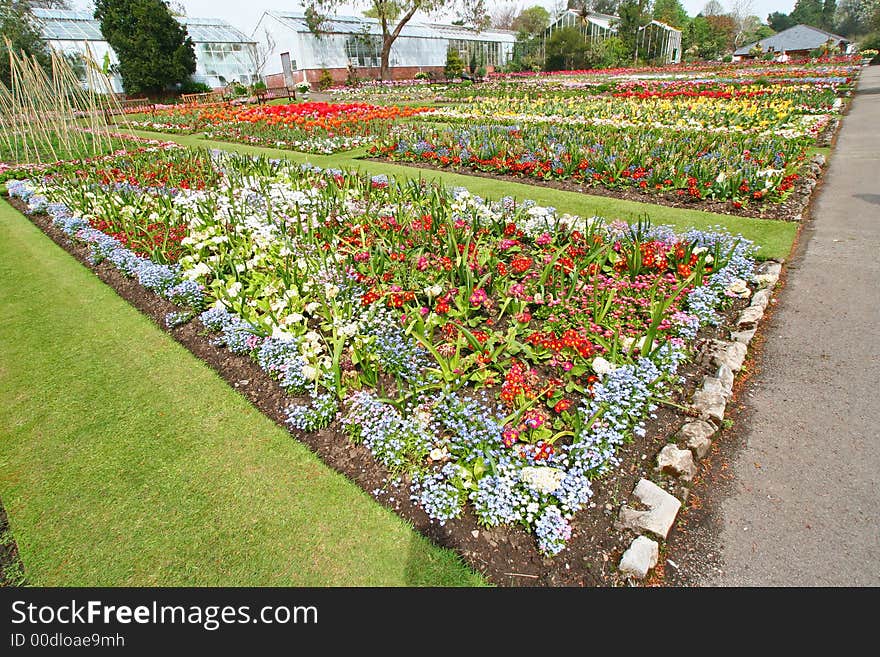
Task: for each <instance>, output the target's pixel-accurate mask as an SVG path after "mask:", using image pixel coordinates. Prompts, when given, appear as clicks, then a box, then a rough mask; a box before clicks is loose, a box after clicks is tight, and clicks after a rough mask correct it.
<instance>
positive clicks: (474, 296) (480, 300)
mask: <svg viewBox="0 0 880 657" xmlns="http://www.w3.org/2000/svg"><path fill="white" fill-rule="evenodd" d="M488 300H489V295H488V294H486V291H485V290H484V289H483V288H480V287H478V288H477V289H476V290H474V291H473V292H472V293H471V305H472V306H481V305H483V304H484V303H486V302H487V301H488Z"/></svg>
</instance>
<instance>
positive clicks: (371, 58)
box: [253, 11, 516, 86]
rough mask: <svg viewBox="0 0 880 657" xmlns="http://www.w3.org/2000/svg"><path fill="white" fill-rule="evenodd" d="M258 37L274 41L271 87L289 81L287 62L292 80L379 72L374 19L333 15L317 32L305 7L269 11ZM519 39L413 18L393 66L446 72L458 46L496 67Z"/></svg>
mask: <svg viewBox="0 0 880 657" xmlns="http://www.w3.org/2000/svg"><path fill="white" fill-rule="evenodd" d="M267 37H268V38H267ZM253 38H254V39H260V40H267V41H268V45H270V46H271V53H270V55H269V58H268V63H267V64H266V67H265V70H264V74H265V77H266V78H267V82H268V84H269V86H276V85H280V84H284V71H285V67H286V66H287V65H288V64H287V63H288V61H289V67H290V77H291V79H289V80H287V82H288V83H290V82H294V83H295V82H299V81H301V80H304V79H306V80H309V81H310V82H315V81H317V79H318V77H319V75H320V74H321V71H322V70H324V69H326V70H327V71H329V72H330V75H331V76H332V77H333V79H334V80H335V81H336V82H342V81H344V80H345V79H346V77H347V75H348V70H349V66H351V67H353V68H354V69H355V71H356V74H357V75H358V76H359V77H372V78H378V77H379V68H380V65H381V54H382V27H381V24H380V23H379V21H378V20H376V19H374V18H363V17H358V16H333V17H330V18H329V19H328V20H327V21H325V22H324V24H323V25H322V28H321V34H320V35H316V34H314V33H313V32H312V31H311V30H310V29H309V26H308V24H307V23H306V20H305V15H304V14H303V13H302V12H283V11H267V12H264V13H263V15H262V17H261V18H260V21H259V22H258V23H257V26H256V28H255V29H254V32H253ZM515 41H516V35H515V34H514V33H513V32H506V31H497V30H495V31H483V32H477V31H476V30H471V29H468V28H465V27H460V26H457V25H442V24H438V23H419V22H417V21H409V22H408V23H407V24H406V25H405V26H404V27H403V29H402V30H401V32H400V36H398V37H397V39H396V40H395V41H394V43H393V44H392V46H391V53H390V56H389V66H390V67H391V74H392V77H393V78H394V79H409V78H412V77H414V76H415V74H416V73H420V72H433V73H435V74H442V71H443V68H444V67H445V66H446V53H447V50H448V49H449V48H450V47H453V48H455V49H457V50H458V51H459V52H460V53H461V54H462V59H463V61H464V62H465V64H467V63H468V62H469V61H470V54H471V52H473V53H475V55H476V60H477V62H478V66H483V67H485V68H486V69H487V70H489V71H491V70H493V69H495V68H497V67H500V66H503V65H504V64H506V63H507V62H509V61H510V58H511V56H512V54H513V44H514V42H515Z"/></svg>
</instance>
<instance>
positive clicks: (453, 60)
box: [443, 48, 464, 80]
mask: <svg viewBox="0 0 880 657" xmlns="http://www.w3.org/2000/svg"><path fill="white" fill-rule="evenodd" d="M462 72H464V62H462V61H461V55H459V54H458V50H457V49H456V48H448V49H447V50H446V68H444V69H443V73H444V75H446V79H447V80H452V79H454V78H460V77H461V74H462Z"/></svg>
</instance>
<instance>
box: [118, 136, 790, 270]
mask: <svg viewBox="0 0 880 657" xmlns="http://www.w3.org/2000/svg"><path fill="white" fill-rule="evenodd" d="M130 132H132V133H134V134H137V135H139V136H141V137H146V138H148V139H162V140H166V141H175V142H177V143H179V144H181V145H184V146H189V147H192V148H199V147H203V148H219V149H222V150H226V151H232V152H236V153H245V154H248V155H267V156H269V157H277V158H287V159H289V160H293V161H295V162H311V163H312V164H314V165H316V166H319V167H323V168H338V169H356V170H359V171H362V172H365V173H369V174H370V175H379V174H386V175H389V176H395V177H397V178H417V179H418V178H423V179H425V180H428V181H437V182H442V183H444V184H446V185H449V186H453V187H456V186H460V187H465V188H467V189H468V190H469V191H470V192H471V193H472V194H476V195H478V196H482V197H483V198H487V199H494V200H497V199H500V198H502V197H504V196H512V197H514V198H515V199H517V200H518V201H523V200H526V199H531V200H533V201H535V202H536V203H538V204H539V205H545V206H552V207H554V208H556V209H557V210H559V211H560V212H567V213H569V214H576V215H580V216H583V217H594V216H599V217H605V218H607V219H623V220H624V221H629V222H632V221H636V220H637V219H639V218H641V217H645V216H647V217H648V218H649V219H650V220H651V221H652V222H653V223H654V224H669V225H671V226H674V227H675V228H676V229H678V230H682V231H684V230H687V229H689V228H699V229H706V228H712V227H715V226H723V227H725V228H727V229H728V230H729V231H730V232H731V233H733V234H734V235H736V234H740V235H742V236H743V237H745V238H747V239H750V240H752V241H753V242H754V243H755V244H757V245H758V246H760V247H761V248H760V249H759V250H758V253H757V256H758V258H759V259H768V258H787V257H788V256H789V253H790V252H791V247H792V244H793V243H794V239H795V236H796V234H797V227H798V224H797V223H796V222H791V221H773V220H769V219H754V218H751V217H737V216H733V215H727V214H720V213H717V212H704V211H702V210H693V209H689V208H673V207H669V206H666V205H656V204H653V203H639V202H636V201H627V200H624V199H615V198H609V197H605V196H593V195H590V194H582V193H579V192H567V191H563V190H559V189H553V188H550V187H542V186H540V185H530V184H528V183H527V182H523V183H517V182H509V181H504V180H494V179H491V178H484V177H480V176H469V175H466V174H462V173H453V172H451V171H439V170H432V169H422V168H418V167H410V166H406V165H405V164H391V163H387V162H373V161H370V160H364V159H360V158H363V157H364V156H365V155H366V150H367V149H366V148H360V149H356V150H352V151H347V152H342V153H335V154H333V155H315V154H310V153H298V152H296V151H288V150H282V149H278V148H264V147H259V146H249V145H246V144H235V143H231V142H221V141H213V140H209V139H205V138H204V137H203V136H201V135H173V134H165V133H158V132H149V131H145V130H131V131H130Z"/></svg>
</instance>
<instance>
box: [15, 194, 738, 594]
mask: <svg viewBox="0 0 880 657" xmlns="http://www.w3.org/2000/svg"><path fill="white" fill-rule="evenodd" d="M12 203H13V205H14V206H15V207H17V208H18V209H19V210H21V209H22V208H23V205H22V204H21V203H19V202H17V201H12ZM27 216H28V218H29V219H30V220H31V221H33V223H34V224H36V225H37V226H38V227H39V228H40V229H42V230H43V231H44V232H45V233H46V234H47V235H49V237H51V238H52V239H53V240H54V241H55V242H56V243H57V244H58V245H60V246H61V247H62V248H64V249H65V250H66V251H67V252H69V253H70V254H72V255H73V256H74V257H75V258H76V259H77V260H79V261H80V262H81V263H83V264H84V265H86V266H87V267H89V268H90V269H92V270H93V271H94V273H95V274H96V275H97V276H98V278H100V279H101V280H102V281H104V282H105V283H106V284H108V285H110V286H111V287H112V288H113V289H114V290H116V292H117V293H118V294H119V295H120V296H121V297H122V298H124V299H126V300H127V301H128V302H129V303H131V304H132V305H133V306H135V307H136V308H137V309H138V310H140V311H141V312H142V313H144V314H145V315H147V316H148V317H150V318H151V319H152V320H153V321H154V322H155V323H156V324H157V325H158V326H159V327H160V328H161V329H162V330H163V331H166V332H168V333H170V334H171V335H172V336H173V337H174V339H175V340H177V341H178V342H179V343H181V344H182V345H184V346H185V347H186V348H187V349H189V350H190V351H191V352H192V353H193V354H195V355H196V356H197V357H198V358H200V359H202V360H203V361H205V362H206V363H207V364H208V365H210V366H211V367H212V368H213V369H214V370H216V371H217V372H218V373H219V375H220V376H222V377H223V379H225V380H226V381H227V382H228V383H229V385H231V386H232V387H233V388H235V389H236V390H237V391H238V392H240V393H241V394H242V395H243V396H244V397H245V398H246V399H248V400H249V401H250V402H251V403H252V404H253V405H254V406H255V407H256V408H258V409H259V410H260V411H262V412H263V413H265V414H266V415H267V416H268V417H270V418H272V419H273V420H274V421H275V422H276V423H278V424H279V425H282V426H285V428H287V427H286V425H284V419H285V414H284V409H285V408H287V406H289V405H290V404H293V403H298V402H301V401H302V399H301V398H300V399H298V398H294V397H291V396H289V395H288V394H287V393H285V392H284V390H283V389H282V388H281V387H280V386H279V385H278V383H277V382H276V381H274V380H273V379H271V378H270V377H269V376H268V375H267V374H266V373H265V372H263V371H262V370H261V369H260V368H259V367H258V366H257V364H256V363H255V362H253V361H252V360H251V359H249V358H247V357H245V356H237V355H235V354H232V353H230V352H228V351H227V350H226V349H224V348H219V347H216V346H214V345H212V344H211V341H210V337H209V336H208V335H207V331H206V330H205V328H204V327H203V326H202V324H201V322H199V320H198V319H195V320H193V321H191V322H189V323H188V324H185V325H182V326H178V327H176V328H174V329H171V330H169V329H168V328H167V327H166V326H165V323H164V318H165V315H166V314H167V313H169V312H175V311H179V310H180V309H179V308H178V307H176V306H175V305H173V304H172V303H170V302H168V301H166V300H164V299H162V298H161V297H159V296H158V295H156V294H154V293H153V292H151V291H149V290H146V289H145V288H143V287H141V285H140V284H139V283H137V281H135V280H134V279H129V278H126V277H125V276H123V275H122V274H121V273H120V272H119V271H118V270H116V269H115V268H113V267H112V265H109V264H108V263H106V262H104V263H100V264H98V265H97V266H93V265H91V264H90V263H89V262H88V259H87V257H88V248H87V247H84V246H82V245H79V244H75V243H73V242H72V241H71V240H70V239H69V238H67V236H65V235H64V234H63V233H61V232H60V231H58V230H57V229H56V228H54V227H53V226H52V225H51V220H50V219H49V218H48V217H47V216H45V215H36V216H31V215H27ZM745 305H746V302H745V301H742V300H739V301H737V302H736V303H735V304H734V305H733V306H732V307H731V308H730V309H729V310H728V311H727V312H726V314H725V320H724V321H723V322H722V323H721V325H720V326H718V327H714V328H711V327H710V328H706V329H704V330H703V331H701V333H700V336H699V339H698V343H697V346H698V348H699V347H700V346H702V345H704V344H705V343H706V341H707V340H709V339H712V338H721V339H727V338H728V333H727V331H728V330H729V328H730V326H731V322H732V321H733V318H734V317H735V316H736V314H737V313H738V312H739V310H741V309H742V308H743V307H745ZM696 362H699V359H695V363H692V364H688V365H687V366H685V367H683V368H682V369H681V371H680V374H681V375H682V376H683V377H684V379H685V382H684V384H683V386H682V388H681V391H680V392H679V393H678V394H676V395H675V397H674V398H673V399H672V400H671V401H672V402H674V403H676V404H679V405H683V406H686V405H687V400H688V399H689V398H690V394H691V393H692V392H693V390H694V389H695V388H696V387H697V385H698V384H699V383H700V382H701V381H702V378H703V375H704V374H706V373H708V372H709V371H710V368H709V367H708V366H699V365H697V364H696ZM655 415H656V417H654V418H653V419H652V420H651V421H650V422H649V423H648V425H647V433H646V436H645V437H644V438H635V439H634V441H633V442H632V443H630V444H628V445H626V446H624V447H623V448H622V449H621V450H620V452H619V454H618V457H619V459H620V461H621V465H620V466H619V467H618V468H617V469H615V470H613V471H612V472H611V473H610V474H609V475H607V476H606V477H604V478H602V479H600V480H598V481H596V482H594V483H593V492H594V495H593V498H592V502H591V504H590V505H589V508H587V509H584V510H582V511H581V512H579V513H578V514H577V515H576V516H575V518H574V519H573V521H572V538H571V540H570V542H569V543H568V546H567V547H566V548H565V549H564V550H563V551H562V552H561V553H560V554H559V555H557V556H556V557H554V558H552V559H551V558H545V557H543V556H541V554H540V553H539V552H538V550H537V545H536V543H535V539H534V538H533V537H532V536H531V535H530V534H529V533H527V532H526V531H525V530H523V529H520V528H506V527H504V528H492V529H485V528H482V527H480V526H479V525H478V524H477V522H476V519H475V517H474V516H473V515H472V514H471V513H470V512H465V513H464V514H463V515H462V516H461V517H460V518H458V519H456V520H453V521H450V522H448V523H446V525H445V526H442V527H441V526H439V525H438V524H437V523H435V522H432V521H431V520H430V519H429V518H428V517H427V515H426V514H425V513H424V511H422V510H421V509H420V508H419V507H417V506H416V505H415V504H413V503H412V502H411V501H410V500H409V495H408V491H407V489H406V487H405V485H404V486H400V487H399V488H396V489H395V488H393V487H390V486H389V485H387V484H386V482H387V480H388V472H387V471H386V470H385V468H384V467H383V466H381V465H380V464H379V463H377V462H376V461H375V460H374V459H373V457H372V455H371V454H370V453H369V452H368V451H367V450H366V449H365V448H364V447H361V446H356V445H353V444H351V443H350V441H349V440H348V438H347V436H346V435H345V434H344V433H343V432H341V431H340V429H339V426H338V423H334V424H332V425H331V426H330V427H328V428H327V429H324V430H321V431H318V432H315V433H307V434H303V433H299V432H292V433H293V435H294V437H295V438H296V439H297V440H299V441H301V442H303V443H305V444H306V445H308V446H309V447H310V448H311V449H312V450H313V451H314V452H315V453H316V454H317V455H318V456H319V457H320V458H321V459H322V460H323V461H324V462H325V463H326V464H328V465H329V466H330V467H332V468H334V469H335V470H337V471H339V472H341V473H342V474H344V475H345V476H347V477H348V478H349V479H351V480H352V481H354V482H355V483H357V485H358V486H360V487H361V488H362V489H364V490H365V491H367V492H369V493H370V494H371V495H373V497H375V498H376V499H377V500H378V501H379V502H380V503H382V504H383V505H385V506H387V507H389V508H391V509H393V510H394V511H395V512H396V513H398V514H399V515H400V516H402V517H403V518H406V519H407V520H409V521H410V522H412V524H413V525H414V527H415V528H416V529H417V530H418V531H420V532H421V533H423V534H424V535H426V536H428V537H429V538H431V539H432V540H433V541H434V542H436V543H437V544H439V545H441V546H444V547H448V548H451V549H453V550H455V551H456V552H457V553H459V554H460V555H461V556H462V557H463V558H464V559H465V560H466V562H467V563H468V564H470V565H471V566H472V567H473V568H475V569H476V570H478V571H480V572H481V573H483V574H484V575H485V576H486V577H487V578H488V579H489V580H490V581H491V582H493V583H495V584H498V585H502V586H615V585H620V584H623V583H625V582H624V581H623V580H622V579H621V578H620V577H619V576H618V575H617V573H616V568H617V564H618V562H619V560H620V557H621V555H622V553H623V551H624V550H625V549H626V548H627V547H628V545H629V542H630V541H631V540H632V539H633V538H634V537H635V534H634V533H633V532H632V531H630V530H626V529H623V530H621V529H618V528H616V527H615V520H616V518H617V515H618V511H619V508H620V506H621V505H622V504H623V503H624V502H626V501H627V498H628V496H629V495H630V493H631V492H632V490H633V488H634V487H635V484H636V483H637V482H638V480H639V479H640V478H642V477H646V478H649V479H652V480H654V481H657V482H659V483H661V485H663V486H664V487H665V488H666V489H667V490H669V491H670V492H671V493H672V494H674V495H676V496H677V497H679V498H680V499H684V498H686V496H687V493H688V490H687V489H686V488H681V487H678V486H677V484H676V482H675V480H665V477H664V476H662V475H660V474H659V473H658V472H656V471H655V470H654V463H655V460H656V455H657V453H658V452H659V451H660V450H661V449H662V447H663V446H664V445H665V444H666V443H667V442H669V438H670V436H672V435H673V434H674V433H675V432H676V431H678V429H679V428H680V427H681V426H682V425H683V424H684V423H685V422H686V421H688V419H689V416H688V415H687V414H686V413H684V412H683V411H680V410H678V409H675V408H673V407H670V406H666V405H661V406H660V407H659V408H658V409H657V411H656V413H655Z"/></svg>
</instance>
